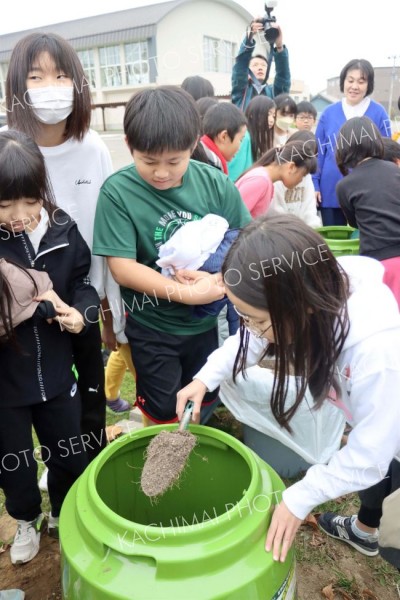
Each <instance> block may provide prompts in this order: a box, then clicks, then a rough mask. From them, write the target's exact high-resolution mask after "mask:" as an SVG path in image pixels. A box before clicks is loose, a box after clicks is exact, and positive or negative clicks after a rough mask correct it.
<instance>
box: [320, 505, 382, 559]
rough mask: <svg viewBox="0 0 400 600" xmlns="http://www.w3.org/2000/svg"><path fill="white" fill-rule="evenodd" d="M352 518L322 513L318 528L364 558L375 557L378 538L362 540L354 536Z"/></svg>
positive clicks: (374, 536)
mask: <svg viewBox="0 0 400 600" xmlns="http://www.w3.org/2000/svg"><path fill="white" fill-rule="evenodd" d="M351 521H352V517H342V516H340V515H337V514H336V513H333V512H326V513H322V514H321V515H320V516H319V518H318V526H319V528H320V529H322V531H324V532H325V533H326V534H327V535H329V536H330V537H333V538H335V539H336V540H341V541H342V542H346V544H350V546H353V548H355V549H356V550H358V551H359V552H361V554H365V556H376V555H377V554H378V552H379V550H378V536H377V535H371V536H370V537H369V538H367V539H363V538H360V537H358V535H356V534H355V533H354V532H353V530H352V528H351Z"/></svg>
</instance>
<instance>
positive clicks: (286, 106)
mask: <svg viewBox="0 0 400 600" xmlns="http://www.w3.org/2000/svg"><path fill="white" fill-rule="evenodd" d="M274 101H275V104H276V110H277V111H278V110H279V112H280V113H281V114H282V115H295V116H296V115H297V104H296V102H295V101H294V100H293V98H292V97H291V96H289V94H278V95H277V96H275V98H274Z"/></svg>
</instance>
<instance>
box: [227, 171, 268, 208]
mask: <svg viewBox="0 0 400 600" xmlns="http://www.w3.org/2000/svg"><path fill="white" fill-rule="evenodd" d="M235 185H236V187H237V188H238V190H239V192H240V195H241V196H242V200H243V202H244V203H245V205H246V206H247V208H248V209H249V211H250V214H251V216H252V217H253V219H255V218H256V217H259V216H260V215H264V214H265V213H266V212H267V210H268V209H269V207H270V204H271V201H272V198H273V195H274V184H273V183H272V181H271V178H270V176H269V175H268V172H267V170H266V169H265V168H264V167H256V168H255V169H251V170H250V171H248V172H247V173H246V174H245V175H243V177H241V178H240V179H238V181H237V182H236V183H235Z"/></svg>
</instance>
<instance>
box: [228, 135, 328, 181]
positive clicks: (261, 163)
mask: <svg viewBox="0 0 400 600" xmlns="http://www.w3.org/2000/svg"><path fill="white" fill-rule="evenodd" d="M300 134H301V135H300ZM304 134H305V135H304ZM294 136H296V137H294ZM311 136H312V137H311ZM292 138H293V139H292ZM313 140H314V141H313ZM316 155H317V153H316V143H315V136H314V134H312V133H311V132H309V131H296V133H294V134H293V135H292V136H291V139H290V140H289V141H287V142H286V144H285V145H284V146H282V147H281V148H271V150H268V152H266V153H265V154H263V155H262V156H261V157H260V158H259V159H258V160H257V161H256V162H255V163H254V165H252V166H251V167H250V168H249V169H247V171H245V172H244V173H242V174H241V175H240V177H239V178H238V180H239V179H241V178H242V177H243V176H244V175H246V173H249V172H250V171H252V170H253V169H255V168H256V167H268V165H272V164H273V163H277V164H280V165H284V164H285V163H289V162H293V163H294V164H295V165H296V167H300V168H303V169H305V171H306V174H308V173H315V172H316V170H317V165H318V163H317V158H316Z"/></svg>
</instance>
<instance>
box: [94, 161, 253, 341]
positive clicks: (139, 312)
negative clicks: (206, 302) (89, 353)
mask: <svg viewBox="0 0 400 600" xmlns="http://www.w3.org/2000/svg"><path fill="white" fill-rule="evenodd" d="M210 213H212V214H216V215H220V216H221V217H224V218H225V219H226V220H227V221H228V223H229V227H230V228H238V227H243V226H244V225H246V224H247V223H248V222H250V221H251V216H250V213H249V212H248V210H247V208H246V206H245V204H244V203H243V201H242V199H241V197H240V194H239V192H238V190H237V189H236V187H235V186H234V185H233V183H232V182H231V181H229V179H228V178H227V177H226V175H224V174H223V173H221V172H220V171H218V169H215V168H214V167H210V166H209V165H206V164H203V163H200V162H197V161H193V160H191V161H190V163H189V167H188V169H187V171H186V173H185V175H184V176H183V181H182V184H181V185H180V186H178V187H174V188H170V189H168V190H157V189H155V188H153V187H152V186H151V185H149V184H148V183H146V182H145V181H144V180H143V179H142V178H141V177H140V175H139V174H138V173H137V170H136V167H135V165H130V166H128V167H125V168H123V169H121V170H119V171H117V172H116V173H114V174H113V175H111V176H110V177H109V178H108V179H107V180H106V181H105V182H104V184H103V186H102V188H101V191H100V196H99V200H98V204H97V210H96V219H95V227H94V240H93V254H100V255H102V256H116V257H120V258H133V259H136V260H137V262H139V263H140V264H142V265H146V266H148V267H150V268H152V269H155V270H156V271H158V272H161V269H160V267H159V266H158V265H157V264H156V260H158V249H159V247H160V246H161V245H162V244H164V243H165V242H166V241H168V240H169V238H170V237H171V236H172V235H173V234H174V233H175V232H176V231H177V230H178V229H179V228H180V227H182V225H184V224H185V223H187V222H188V221H194V220H196V219H201V218H202V217H204V216H205V215H207V214H210ZM121 294H122V299H123V302H124V309H125V310H126V311H128V314H129V315H130V316H131V317H132V318H133V319H134V320H135V321H137V322H138V323H140V324H142V325H144V326H147V327H150V328H152V329H157V330H159V331H164V332H166V333H172V334H175V335H192V334H197V333H202V332H204V331H208V330H209V329H211V328H212V327H213V326H214V325H215V323H216V319H215V317H207V318H204V319H195V318H194V316H193V309H192V307H191V306H189V305H186V304H180V303H178V302H171V301H168V300H166V299H162V298H158V297H157V296H155V295H150V294H148V295H147V294H143V293H142V292H137V291H135V290H133V289H130V288H126V287H123V286H121Z"/></svg>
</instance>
